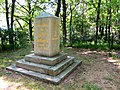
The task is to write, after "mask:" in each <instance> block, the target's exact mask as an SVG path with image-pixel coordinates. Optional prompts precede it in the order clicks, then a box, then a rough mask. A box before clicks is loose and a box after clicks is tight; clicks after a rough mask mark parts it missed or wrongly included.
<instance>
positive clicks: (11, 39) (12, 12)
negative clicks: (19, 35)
mask: <svg viewBox="0 0 120 90" xmlns="http://www.w3.org/2000/svg"><path fill="white" fill-rule="evenodd" d="M15 1H16V0H12V9H11V28H10V37H9V39H10V44H11V45H12V46H14V40H13V23H14V18H13V17H14V9H15Z"/></svg>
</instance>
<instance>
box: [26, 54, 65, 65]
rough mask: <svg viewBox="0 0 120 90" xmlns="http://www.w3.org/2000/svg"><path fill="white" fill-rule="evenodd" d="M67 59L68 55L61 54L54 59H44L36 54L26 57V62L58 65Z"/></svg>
mask: <svg viewBox="0 0 120 90" xmlns="http://www.w3.org/2000/svg"><path fill="white" fill-rule="evenodd" d="M66 58H67V53H60V54H59V55H56V56H54V57H44V56H38V55H34V54H29V55H26V56H25V60H26V61H29V62H33V63H38V64H47V65H56V64H57V63H59V62H61V61H63V60H64V59H66Z"/></svg>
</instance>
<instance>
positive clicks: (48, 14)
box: [36, 12, 58, 18]
mask: <svg viewBox="0 0 120 90" xmlns="http://www.w3.org/2000/svg"><path fill="white" fill-rule="evenodd" d="M47 17H54V18H58V17H56V16H55V15H53V14H51V13H48V12H42V13H41V14H40V15H39V16H37V17H36V18H47Z"/></svg>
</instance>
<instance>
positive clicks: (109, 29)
mask: <svg viewBox="0 0 120 90" xmlns="http://www.w3.org/2000/svg"><path fill="white" fill-rule="evenodd" d="M110 3H111V0H110ZM108 14H109V20H108V21H109V25H108V47H109V48H111V39H110V34H111V17H112V14H111V5H110V7H109V11H108Z"/></svg>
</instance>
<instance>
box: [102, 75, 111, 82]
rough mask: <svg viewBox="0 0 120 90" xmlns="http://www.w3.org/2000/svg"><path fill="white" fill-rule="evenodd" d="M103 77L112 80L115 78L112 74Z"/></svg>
mask: <svg viewBox="0 0 120 90" xmlns="http://www.w3.org/2000/svg"><path fill="white" fill-rule="evenodd" d="M103 79H105V80H109V81H112V80H113V78H112V76H111V75H108V76H105V77H103Z"/></svg>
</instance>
